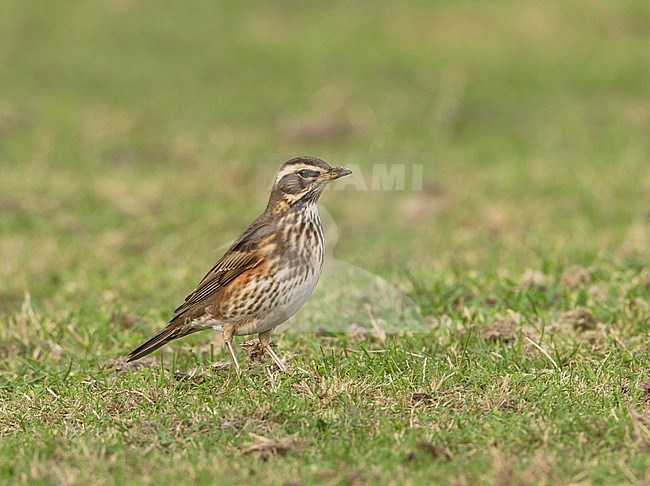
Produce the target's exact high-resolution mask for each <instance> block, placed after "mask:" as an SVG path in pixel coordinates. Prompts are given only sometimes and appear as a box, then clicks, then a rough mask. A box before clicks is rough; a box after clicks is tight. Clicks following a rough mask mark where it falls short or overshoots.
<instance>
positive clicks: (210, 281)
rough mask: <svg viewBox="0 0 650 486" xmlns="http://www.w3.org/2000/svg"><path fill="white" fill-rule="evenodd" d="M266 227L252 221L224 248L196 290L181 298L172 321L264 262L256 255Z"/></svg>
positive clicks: (261, 256)
mask: <svg viewBox="0 0 650 486" xmlns="http://www.w3.org/2000/svg"><path fill="white" fill-rule="evenodd" d="M269 229H270V228H269V226H268V225H266V224H265V223H264V222H263V221H260V220H256V221H254V222H253V223H252V224H251V225H250V226H249V227H248V228H246V230H244V232H243V233H242V234H241V235H240V236H239V237H238V238H237V239H236V240H235V242H234V243H233V244H232V245H231V247H230V248H228V251H226V253H225V255H224V256H222V257H221V259H220V260H219V261H218V262H217V263H216V264H215V265H214V266H213V267H212V268H211V269H210V271H209V272H208V273H207V274H206V275H205V277H203V280H201V282H200V283H199V285H198V286H197V287H196V290H194V292H192V293H191V294H190V295H188V296H187V297H186V298H185V302H183V304H181V305H180V306H179V307H178V308H177V309H175V310H174V318H172V320H174V319H175V318H176V317H178V316H180V315H181V314H183V313H184V312H185V311H187V310H188V309H189V308H191V307H193V306H194V305H196V304H198V303H200V302H203V301H205V300H207V299H209V298H210V297H211V296H212V295H214V294H215V293H216V292H217V291H218V290H219V289H222V288H223V287H225V286H226V285H228V283H230V282H232V281H233V280H234V279H235V278H237V277H238V276H239V275H241V274H242V273H244V272H245V271H247V270H250V269H252V268H255V267H256V266H258V265H259V264H260V263H262V262H263V261H264V258H265V257H264V255H263V254H262V253H260V252H259V251H256V250H257V249H258V248H259V246H260V243H261V242H262V241H263V240H264V239H265V238H264V237H265V236H267V235H268V232H269Z"/></svg>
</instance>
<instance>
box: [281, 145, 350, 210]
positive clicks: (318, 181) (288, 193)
mask: <svg viewBox="0 0 650 486" xmlns="http://www.w3.org/2000/svg"><path fill="white" fill-rule="evenodd" d="M349 174H352V171H351V170H350V169H346V168H345V167H332V166H330V165H329V164H328V163H327V162H325V161H324V160H321V159H318V158H316V157H307V156H303V157H296V158H294V159H291V160H289V161H287V162H285V163H284V164H282V167H280V170H278V174H277V176H276V178H275V183H274V184H273V189H272V190H271V199H270V201H269V206H271V205H272V204H271V203H274V204H279V205H285V204H286V205H289V206H295V205H297V204H305V203H315V202H316V201H317V200H318V198H319V197H320V195H321V193H322V192H323V190H324V189H325V186H327V184H328V183H330V182H331V181H333V180H336V179H339V178H340V177H344V176H346V175H349Z"/></svg>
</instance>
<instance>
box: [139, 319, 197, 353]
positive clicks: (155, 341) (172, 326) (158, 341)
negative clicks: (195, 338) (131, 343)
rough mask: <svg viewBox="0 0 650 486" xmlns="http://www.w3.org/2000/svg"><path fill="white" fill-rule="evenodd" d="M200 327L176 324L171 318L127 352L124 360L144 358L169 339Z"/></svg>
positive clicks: (193, 331)
mask: <svg viewBox="0 0 650 486" xmlns="http://www.w3.org/2000/svg"><path fill="white" fill-rule="evenodd" d="M200 330H201V329H200V328H198V329H197V328H192V327H190V326H178V324H177V323H175V322H174V321H173V320H172V321H171V322H170V323H169V324H168V325H167V327H165V328H164V329H163V330H162V331H160V332H159V333H158V334H156V335H155V336H154V337H152V338H151V339H149V340H148V341H147V342H145V343H143V344H141V345H140V346H138V347H137V348H135V349H134V350H133V351H131V352H130V353H129V356H128V357H127V359H126V361H127V362H130V361H135V360H136V359H140V358H144V357H145V356H147V355H148V354H151V353H153V352H154V351H155V350H157V349H158V348H161V347H163V346H164V345H165V344H167V343H168V342H169V341H173V340H174V339H178V338H181V337H184V336H187V335H188V334H193V333H195V332H197V331H200Z"/></svg>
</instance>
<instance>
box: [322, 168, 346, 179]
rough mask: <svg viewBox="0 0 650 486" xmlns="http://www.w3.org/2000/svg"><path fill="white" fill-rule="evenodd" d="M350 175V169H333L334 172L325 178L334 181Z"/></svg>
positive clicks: (330, 172)
mask: <svg viewBox="0 0 650 486" xmlns="http://www.w3.org/2000/svg"><path fill="white" fill-rule="evenodd" d="M350 174H352V171H351V170H350V169H346V168H345V167H333V168H332V170H330V171H329V172H328V173H326V174H325V177H327V178H328V179H329V180H331V181H333V180H334V179H340V178H341V177H345V176H346V175H350Z"/></svg>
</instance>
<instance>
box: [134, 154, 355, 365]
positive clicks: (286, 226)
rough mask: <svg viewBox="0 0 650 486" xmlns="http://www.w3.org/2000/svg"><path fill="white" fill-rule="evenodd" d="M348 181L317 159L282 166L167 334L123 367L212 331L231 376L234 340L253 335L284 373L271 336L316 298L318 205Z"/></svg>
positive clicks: (320, 233) (320, 261) (319, 250)
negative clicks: (329, 189) (219, 335)
mask: <svg viewBox="0 0 650 486" xmlns="http://www.w3.org/2000/svg"><path fill="white" fill-rule="evenodd" d="M351 173H352V171H350V170H349V169H345V168H343V167H331V166H330V165H329V164H328V163H327V162H325V161H324V160H321V159H318V158H316V157H296V158H294V159H291V160H289V161H288V162H285V163H284V164H283V165H282V167H280V170H279V171H278V174H277V176H276V178H275V183H274V185H273V189H272V190H271V197H270V199H269V203H268V205H267V206H266V209H265V210H264V212H263V213H262V214H261V215H260V216H259V217H258V218H257V219H256V220H255V221H253V222H252V223H251V224H250V226H248V228H246V229H245V230H244V232H243V233H242V234H241V235H239V237H238V238H237V239H236V240H235V242H234V243H233V244H232V246H230V248H228V251H226V254H225V255H224V256H222V257H221V259H220V260H219V261H218V262H217V263H216V264H215V266H214V267H212V269H211V270H210V271H209V272H208V273H207V275H206V276H205V277H203V280H201V282H200V283H199V285H198V287H197V288H196V290H194V292H192V293H191V294H190V295H188V296H187V297H186V298H185V302H183V304H182V305H181V306H180V307H178V308H177V309H176V310H175V311H174V316H173V317H172V319H171V320H170V321H169V323H168V324H167V326H166V327H165V328H164V329H163V330H162V331H160V332H159V333H158V334H156V335H155V336H154V337H152V338H151V339H149V340H148V341H147V342H145V343H144V344H142V345H140V346H138V347H137V348H136V349H134V350H133V351H131V353H130V354H129V357H128V361H133V360H136V359H140V358H142V357H143V356H146V355H148V354H150V353H152V352H154V351H155V350H157V349H158V348H160V347H161V346H164V345H165V344H167V343H168V342H169V341H172V340H174V339H178V338H181V337H183V336H187V335H189V334H193V333H195V332H197V331H202V330H204V329H213V330H215V331H222V332H223V340H224V342H225V343H226V347H227V348H228V352H229V353H230V356H231V358H232V360H233V363H234V365H235V368H237V370H239V363H238V361H237V357H236V356H235V352H234V350H233V346H232V340H233V337H234V336H242V335H249V334H259V340H260V344H261V345H262V348H263V349H264V350H265V351H266V352H267V353H268V354H269V355H270V356H271V358H272V359H273V361H274V362H275V364H276V365H277V366H278V368H280V369H281V370H282V371H286V367H285V365H284V363H283V362H282V361H281V360H280V358H278V356H277V355H276V354H275V352H274V351H273V349H271V347H270V345H269V344H270V339H271V332H272V331H273V329H274V328H275V327H277V326H279V325H280V324H282V323H283V322H285V321H286V320H287V319H289V318H290V317H291V316H293V315H294V314H295V313H296V312H298V311H299V310H300V308H301V307H302V306H303V304H304V303H305V301H306V300H307V298H308V297H309V295H310V294H311V293H312V291H313V290H314V287H315V286H316V283H317V282H318V278H319V277H320V273H321V269H322V266H323V249H324V248H323V228H322V226H321V220H320V216H319V215H318V207H317V205H316V202H317V201H318V198H319V197H320V195H321V193H322V192H323V189H325V186H326V185H327V183H328V182H330V181H333V180H335V179H338V178H339V177H343V176H346V175H348V174H351Z"/></svg>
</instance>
